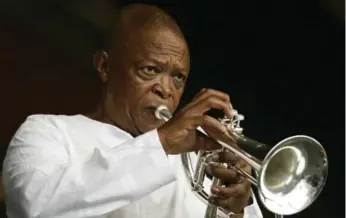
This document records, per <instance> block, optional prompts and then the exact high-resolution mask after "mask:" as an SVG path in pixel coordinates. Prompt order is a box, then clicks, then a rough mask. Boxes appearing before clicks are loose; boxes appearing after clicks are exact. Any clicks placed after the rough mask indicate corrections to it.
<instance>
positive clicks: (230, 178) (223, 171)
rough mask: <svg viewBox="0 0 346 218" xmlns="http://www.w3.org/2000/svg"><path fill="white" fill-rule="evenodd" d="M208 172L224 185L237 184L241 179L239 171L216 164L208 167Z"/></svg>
mask: <svg viewBox="0 0 346 218" xmlns="http://www.w3.org/2000/svg"><path fill="white" fill-rule="evenodd" d="M206 170H207V172H208V173H209V174H210V175H211V176H214V177H216V178H219V179H221V180H222V181H223V182H224V183H237V182H238V181H239V178H240V177H239V174H238V173H237V171H235V170H232V169H227V168H224V167H220V166H215V165H214V164H210V165H208V166H207V167H206Z"/></svg>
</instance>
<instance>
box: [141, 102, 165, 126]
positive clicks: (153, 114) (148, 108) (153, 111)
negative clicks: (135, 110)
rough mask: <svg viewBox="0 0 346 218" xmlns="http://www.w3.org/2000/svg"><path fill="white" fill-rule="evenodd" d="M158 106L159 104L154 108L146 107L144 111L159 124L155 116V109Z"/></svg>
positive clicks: (152, 106) (151, 106)
mask: <svg viewBox="0 0 346 218" xmlns="http://www.w3.org/2000/svg"><path fill="white" fill-rule="evenodd" d="M159 106H160V104H158V105H157V106H154V105H150V106H148V107H146V108H145V109H146V111H147V112H148V113H150V116H152V117H154V118H155V120H156V121H158V122H160V121H161V119H158V118H157V117H156V115H155V112H156V109H157V108H158V107H159Z"/></svg>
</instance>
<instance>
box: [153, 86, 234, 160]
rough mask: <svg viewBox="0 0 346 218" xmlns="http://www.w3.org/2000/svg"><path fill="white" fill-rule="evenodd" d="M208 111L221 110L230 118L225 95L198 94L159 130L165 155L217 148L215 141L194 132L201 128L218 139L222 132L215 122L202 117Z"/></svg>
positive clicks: (209, 90)
mask: <svg viewBox="0 0 346 218" xmlns="http://www.w3.org/2000/svg"><path fill="white" fill-rule="evenodd" d="M210 109H220V110H222V111H223V112H224V114H225V115H226V116H228V117H231V116H232V114H231V103H230V99H229V96H228V95H227V94H225V93H222V92H219V91H216V90H212V89H203V90H201V91H200V92H199V93H198V94H197V95H196V96H195V97H194V99H193V100H192V102H190V103H189V104H187V105H186V106H185V107H184V108H183V109H182V110H180V111H179V112H178V113H177V114H176V116H174V117H173V118H172V119H170V120H169V121H167V122H166V123H165V124H163V125H162V126H161V127H160V128H158V134H159V137H160V141H161V143H162V146H163V148H164V150H165V152H166V153H167V154H181V153H185V152H191V151H195V150H211V149H217V148H220V145H219V144H217V143H216V142H215V140H213V139H211V138H208V137H198V136H197V134H196V128H197V127H198V126H201V127H202V128H203V129H204V130H205V131H206V132H207V133H208V135H209V136H211V137H212V138H215V139H218V140H219V139H221V140H222V138H224V136H225V129H224V128H223V126H222V124H221V123H220V122H219V121H218V120H216V119H215V118H213V117H211V116H208V115H205V113H206V112H208V111H209V110H210Z"/></svg>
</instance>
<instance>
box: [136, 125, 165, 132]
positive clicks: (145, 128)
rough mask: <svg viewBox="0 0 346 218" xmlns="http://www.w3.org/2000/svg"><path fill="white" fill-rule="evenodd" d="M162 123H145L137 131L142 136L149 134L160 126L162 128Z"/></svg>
mask: <svg viewBox="0 0 346 218" xmlns="http://www.w3.org/2000/svg"><path fill="white" fill-rule="evenodd" d="M162 124H163V123H161V122H156V123H146V124H145V125H143V126H140V128H138V129H139V131H140V132H141V133H142V134H143V133H146V132H149V131H151V130H154V129H156V128H159V127H160V126H162Z"/></svg>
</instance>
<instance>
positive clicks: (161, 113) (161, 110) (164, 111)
mask: <svg viewBox="0 0 346 218" xmlns="http://www.w3.org/2000/svg"><path fill="white" fill-rule="evenodd" d="M155 117H156V118H157V119H159V120H165V121H167V120H169V119H170V118H171V117H172V115H171V112H169V109H168V107H167V106H166V105H160V106H158V107H157V108H156V110H155Z"/></svg>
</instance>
